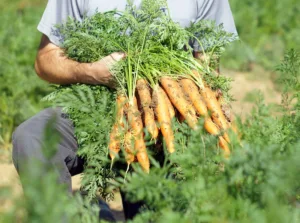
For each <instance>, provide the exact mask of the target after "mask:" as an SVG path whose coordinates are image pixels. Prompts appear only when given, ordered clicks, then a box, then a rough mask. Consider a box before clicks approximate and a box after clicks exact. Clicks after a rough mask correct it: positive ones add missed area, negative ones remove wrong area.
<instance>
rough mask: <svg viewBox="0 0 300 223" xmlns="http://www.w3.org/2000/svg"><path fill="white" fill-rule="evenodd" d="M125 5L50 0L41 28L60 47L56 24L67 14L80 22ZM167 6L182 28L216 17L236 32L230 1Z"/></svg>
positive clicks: (119, 0) (172, 1) (185, 0)
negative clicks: (84, 17) (85, 18)
mask: <svg viewBox="0 0 300 223" xmlns="http://www.w3.org/2000/svg"><path fill="white" fill-rule="evenodd" d="M126 4H127V1H126V0H48V4H47V7H46V9H45V11H44V14H43V16H42V19H41V21H40V23H39V25H38V30H39V31H40V32H41V33H43V34H45V35H46V36H48V38H49V39H50V41H51V42H52V43H54V44H55V45H58V46H59V45H60V44H61V43H60V39H59V38H58V36H57V35H55V27H54V26H55V25H56V24H61V23H63V22H64V21H66V19H67V18H68V17H73V18H75V19H76V20H78V21H81V20H82V19H83V16H84V15H87V16H91V15H93V14H94V13H95V12H96V11H98V12H106V11H110V10H114V9H117V10H124V9H125V7H126ZM134 4H135V5H136V6H137V7H139V5H140V4H141V0H134ZM168 7H169V9H170V14H171V18H172V19H173V21H175V22H178V23H179V24H180V25H181V26H183V27H186V26H188V25H190V23H191V22H195V21H198V20H213V21H215V22H216V24H217V25H219V24H223V26H224V29H225V31H227V32H230V33H234V34H237V31H236V27H235V24H234V19H233V16H232V13H231V9H230V6H229V2H228V0H168Z"/></svg>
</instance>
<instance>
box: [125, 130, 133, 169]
mask: <svg viewBox="0 0 300 223" xmlns="http://www.w3.org/2000/svg"><path fill="white" fill-rule="evenodd" d="M133 139H134V138H133V136H132V133H131V132H130V131H128V132H126V134H125V137H124V150H125V158H126V161H127V164H128V165H130V164H131V163H132V162H133V161H134V154H133V152H134V144H133V143H134V142H133Z"/></svg>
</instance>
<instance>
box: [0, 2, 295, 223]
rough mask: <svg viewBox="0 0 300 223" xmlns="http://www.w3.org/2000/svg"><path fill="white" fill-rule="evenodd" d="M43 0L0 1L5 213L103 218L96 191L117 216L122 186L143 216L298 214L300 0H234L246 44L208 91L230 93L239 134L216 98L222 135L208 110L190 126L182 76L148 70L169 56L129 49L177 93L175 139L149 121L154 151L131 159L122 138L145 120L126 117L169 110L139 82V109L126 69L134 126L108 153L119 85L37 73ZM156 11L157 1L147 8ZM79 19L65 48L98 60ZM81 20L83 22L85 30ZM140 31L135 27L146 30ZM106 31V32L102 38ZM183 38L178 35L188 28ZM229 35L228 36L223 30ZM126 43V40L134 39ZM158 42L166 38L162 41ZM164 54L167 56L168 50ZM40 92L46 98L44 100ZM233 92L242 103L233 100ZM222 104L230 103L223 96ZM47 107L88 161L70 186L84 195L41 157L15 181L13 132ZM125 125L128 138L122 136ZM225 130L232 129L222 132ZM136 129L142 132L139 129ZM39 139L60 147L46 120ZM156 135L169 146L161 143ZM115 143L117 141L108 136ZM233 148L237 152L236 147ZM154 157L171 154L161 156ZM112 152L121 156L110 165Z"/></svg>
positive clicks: (198, 218) (285, 217)
mask: <svg viewBox="0 0 300 223" xmlns="http://www.w3.org/2000/svg"><path fill="white" fill-rule="evenodd" d="M150 1H151V0H150ZM46 2H47V1H45V0H31V1H27V0H13V1H6V0H4V1H1V3H0V10H1V14H0V19H1V23H0V49H1V53H0V64H1V65H0V222H55V221H62V219H63V222H69V221H75V222H98V212H99V207H98V206H97V205H96V200H97V199H98V198H99V196H102V197H103V198H105V199H107V200H108V201H109V204H110V205H111V207H112V208H113V209H114V213H115V214H116V216H115V217H116V218H117V219H119V220H120V221H124V216H123V212H122V204H121V202H120V197H119V193H118V192H117V191H119V190H122V191H123V192H124V193H125V194H126V196H127V199H128V200H129V201H131V202H138V201H142V202H143V203H144V205H143V206H142V211H141V213H140V214H138V215H137V216H136V217H135V218H134V219H133V220H132V222H299V221H300V211H299V210H300V209H299V207H300V177H299V176H300V175H299V170H300V149H299V148H300V137H299V132H300V48H299V46H300V38H299V36H300V30H299V27H300V17H299V15H300V5H299V4H297V0H286V1H279V0H276V1H272V2H267V1H260V0H255V1H248V0H247V1H246V0H245V1H239V0H230V4H231V8H232V11H233V14H234V18H235V22H236V26H237V29H238V32H239V37H240V41H236V42H234V43H233V44H230V46H226V51H225V53H224V54H223V55H222V57H221V74H222V76H224V78H219V79H213V78H209V77H208V79H205V81H207V82H208V83H209V86H210V87H211V88H212V89H213V90H215V89H222V91H223V95H222V96H221V98H223V99H224V101H226V102H228V101H230V102H229V104H230V105H231V109H230V110H231V113H232V114H234V116H235V124H236V126H237V129H238V133H237V134H236V133H234V131H231V130H228V132H227V130H226V128H225V127H224V126H222V121H220V122H221V124H220V125H218V124H217V123H218V117H219V115H216V116H218V117H217V118H216V117H214V113H216V111H215V110H210V107H209V106H207V107H208V110H209V112H208V113H207V115H204V116H205V117H206V118H207V117H210V116H211V119H212V120H213V122H214V123H216V126H217V129H219V132H218V133H216V134H208V133H211V131H212V130H209V128H208V127H207V125H206V123H207V119H206V118H205V119H203V120H201V118H200V116H201V115H202V114H201V112H200V114H199V116H198V117H197V118H199V120H200V121H199V123H198V126H200V128H195V126H194V125H193V123H194V122H193V117H191V116H185V114H188V113H189V114H190V113H191V110H189V111H186V112H184V111H181V108H180V106H176V100H175V98H176V97H175V98H174V99H172V91H171V89H170V88H169V86H170V84H175V85H176V84H177V83H173V82H172V83H171V82H166V83H167V84H165V85H164V84H163V78H164V77H162V76H159V75H158V74H157V72H156V69H152V67H151V62H152V61H153V64H154V65H155V68H159V70H160V71H162V70H163V69H165V66H164V64H162V65H161V63H159V60H158V62H157V61H156V60H154V59H152V58H151V57H150V56H148V57H147V58H146V57H145V58H142V57H141V59H140V58H139V59H136V58H135V54H134V53H133V54H130V53H129V52H130V51H129V50H128V51H127V52H128V53H127V58H131V61H130V63H132V64H134V63H135V61H137V62H136V64H138V65H139V61H140V60H141V61H147V60H148V59H149V58H150V59H149V62H147V64H148V65H149V64H150V66H148V67H146V68H147V69H145V68H143V67H142V66H141V68H140V69H141V70H142V71H141V73H142V72H145V73H147V72H148V73H151V74H153V75H152V76H151V77H150V76H147V75H145V76H143V77H144V80H147V81H148V82H149V83H150V86H151V88H152V89H153V90H151V91H153V92H155V89H156V86H159V85H160V86H161V88H162V89H164V90H165V91H166V93H167V94H168V97H169V98H171V101H172V104H173V105H174V108H175V111H176V112H177V115H176V116H175V117H176V118H173V121H172V124H171V123H170V124H168V125H170V126H172V128H171V129H172V130H173V132H174V141H172V142H171V141H170V138H169V134H170V130H168V131H169V132H168V133H166V132H165V131H163V130H159V132H160V131H161V133H157V136H155V135H156V134H155V133H154V130H153V129H151V128H150V127H149V129H148V126H145V129H147V131H146V130H145V131H146V136H145V137H144V136H143V137H144V141H145V145H146V146H147V149H149V151H150V150H151V152H149V151H148V154H149V159H148V158H147V160H145V159H144V158H140V157H139V155H136V154H133V155H132V157H131V156H130V154H131V152H130V151H132V148H131V149H130V148H129V147H130V146H129V147H128V148H127V147H126V145H128V144H129V145H130V144H132V140H136V141H137V140H140V135H139V134H137V132H139V131H142V130H138V129H136V125H135V124H134V122H135V123H138V122H139V120H137V119H136V116H135V115H130V114H131V113H132V114H136V113H138V112H141V111H142V110H143V111H142V112H144V113H145V114H146V108H147V109H150V108H151V109H152V107H153V110H154V112H155V113H154V114H155V115H156V116H157V120H156V121H157V123H159V124H158V126H159V127H160V128H161V129H162V128H163V127H162V126H163V125H165V123H166V118H164V119H163V121H160V118H159V117H158V116H159V115H158V113H159V112H160V110H159V108H158V107H159V106H158V104H159V105H160V103H159V101H158V99H157V98H159V94H158V93H156V94H157V96H155V98H156V103H155V105H153V104H152V105H151V106H150V104H147V103H146V105H144V104H143V103H144V101H143V100H144V99H143V100H142V96H141V94H142V93H141V90H140V89H144V88H143V87H140V88H137V91H136V95H139V97H138V102H139V104H140V107H138V108H137V109H136V110H133V109H132V108H131V107H130V106H131V104H134V99H133V98H134V95H135V91H134V85H129V84H128V83H129V82H130V81H132V80H131V79H130V75H129V74H130V69H128V70H127V69H125V71H126V72H125V73H126V79H125V80H124V79H121V78H120V79H119V82H120V83H121V86H123V88H122V90H123V93H124V92H125V93H124V94H125V95H126V94H127V95H126V96H127V97H128V98H129V102H127V103H128V105H126V106H127V107H129V108H127V107H126V106H124V108H123V107H122V106H121V107H122V109H123V110H124V111H123V110H122V109H121V110H122V111H123V112H122V114H123V115H124V117H127V118H125V119H126V120H125V121H124V120H122V124H121V125H120V126H122V128H124V129H125V130H124V131H126V132H127V133H124V142H123V141H122V143H121V144H122V145H123V144H124V149H121V151H120V153H119V151H117V153H119V155H118V154H117V155H116V154H115V153H112V152H111V151H112V149H111V151H110V157H109V155H108V153H109V152H108V150H107V147H108V144H109V142H110V143H111V141H112V138H111V139H110V140H109V135H110V132H111V131H113V130H111V129H112V126H113V125H114V126H116V125H117V124H118V125H119V124H120V123H118V121H116V122H114V115H115V107H114V106H115V104H114V102H115V97H116V96H115V93H111V92H110V91H109V90H107V88H104V87H97V86H94V87H89V86H86V85H82V86H81V85H79V86H70V87H64V88H54V87H53V86H50V85H49V84H47V83H46V82H44V81H42V80H40V79H39V78H38V76H37V75H36V74H35V71H34V61H35V57H36V52H37V47H38V45H39V41H40V37H41V34H40V33H39V32H38V31H37V30H36V27H37V24H38V22H39V19H40V17H41V15H42V13H43V10H44V7H45V5H46ZM150 9H151V7H149V11H150ZM98 19H99V18H98ZM101 19H102V18H101ZM109 19H110V18H109ZM109 19H107V20H105V21H106V22H110V23H111V24H113V25H111V24H108V25H107V26H109V25H111V27H113V26H114V27H116V26H117V25H118V24H117V23H113V22H115V21H113V20H112V19H110V20H109ZM97 21H98V20H91V21H89V23H90V24H94V25H95V24H96V25H97ZM103 21H104V20H103ZM93 22H94V23H93ZM121 22H122V21H121ZM120 24H121V23H120ZM105 25H106V24H104V25H103V27H105ZM129 25H130V24H129ZM168 25H169V26H170V24H168ZM70 27H71V28H70ZM74 27H75V25H69V26H68V27H65V30H63V28H62V30H63V31H67V33H68V35H65V38H66V39H67V40H69V41H68V42H67V44H66V45H64V47H65V49H66V51H67V52H68V53H67V54H68V56H69V57H71V58H74V59H76V60H78V61H89V62H90V61H93V60H95V58H96V59H97V54H95V55H94V54H93V51H88V50H87V48H85V47H87V46H88V47H89V48H88V49H90V48H91V47H98V45H97V43H98V42H97V41H95V40H94V39H92V38H90V39H88V38H86V36H80V35H78V36H76V32H77V30H75V29H74ZM84 28H85V27H79V28H78V29H80V30H81V31H82V30H84ZM108 28H110V27H108ZM121 28H122V27H121ZM121 28H120V29H121ZM172 28H173V29H174V30H175V29H176V27H172ZM103 29H105V28H103ZM137 30H138V32H139V33H141V32H142V31H143V30H142V29H141V30H142V31H140V30H139V29H138V28H137ZM207 30H209V29H206V31H207ZM110 31H111V30H110ZM124 33H125V32H124ZM91 35H92V34H91ZM97 35H99V33H97ZM116 35H117V34H116ZM134 35H135V34H133V38H132V41H133V42H134V43H135V44H136V45H138V41H139V40H140V39H141V38H139V37H136V36H134ZM165 35H166V36H167V35H168V34H165ZM74 36H75V37H76V38H74ZM101 37H102V38H106V36H105V35H103V36H101ZM159 37H160V38H163V37H162V36H159ZM68 38H69V39H68ZM72 38H73V39H72ZM85 38H86V39H85ZM120 38H121V37H120ZM134 38H136V39H134ZM177 38H178V39H179V40H180V38H184V35H182V37H181V36H177ZM211 38H214V36H212V37H211ZM223 38H224V39H225V37H224V36H223ZM224 39H223V40H224ZM179 40H178V41H177V42H176V41H175V43H165V42H167V41H165V42H164V44H170V46H171V48H173V46H174V52H175V50H176V49H175V48H176V47H178V48H180V41H179ZM157 41H161V40H160V39H157ZM106 42H108V40H107V41H106ZM70 43H71V44H70ZM125 43H126V44H127V45H129V44H130V41H129V42H125ZM73 45H76V46H77V48H78V49H79V51H80V50H82V51H81V52H85V53H81V54H76V53H78V51H72V50H70V49H72V46H73ZM108 46H109V47H111V48H109V47H106V48H105V49H101V48H100V47H99V48H97V49H98V50H102V51H101V52H102V53H103V54H108V53H109V52H110V50H115V48H114V47H113V46H112V44H108ZM128 49H129V47H128ZM153 49H156V50H157V49H159V46H158V45H155V48H153ZM74 52H75V53H74ZM86 52H87V53H86ZM112 52H114V51H112ZM149 52H150V51H149ZM151 52H152V51H151ZM170 52H171V51H170ZM172 52H173V51H172ZM72 53H73V54H72ZM97 53H98V52H97ZM156 53H157V52H156ZM159 53H160V54H156V55H158V56H160V55H163V53H164V52H163V50H162V51H160V52H159ZM168 53H169V52H168ZM217 53H218V52H217ZM148 55H151V54H148ZM158 56H156V57H158ZM177 56H178V58H179V57H180V58H182V59H185V65H186V66H191V67H192V66H194V65H193V62H192V61H190V60H188V59H187V58H188V57H185V56H186V55H185V54H184V55H183V54H180V55H177V54H176V52H175V53H174V54H173V59H174V58H177ZM162 58H163V59H164V60H165V61H164V62H165V63H168V58H167V57H162ZM125 62H126V64H125ZM125 62H124V64H123V65H122V66H123V67H125V68H126V67H127V68H128V67H130V68H131V64H129V65H128V60H126V61H125ZM174 63H175V62H174ZM174 63H172V65H174ZM136 64H134V66H137V65H136ZM170 64H171V63H170ZM180 66H181V64H180V63H178V64H176V66H175V65H174V67H176V68H174V69H173V68H172V69H173V70H172V69H171V68H169V67H170V66H169V67H168V69H170V70H171V71H172V72H173V73H174V71H182V70H180V69H183V68H181V67H180ZM198 68H199V67H198ZM198 68H197V69H198ZM118 69H119V70H122V68H118ZM135 69H136V68H135ZM151 69H152V70H151ZM184 69H185V68H184ZM184 69H183V70H184ZM199 69H202V67H200V68H199ZM145 70H147V71H145ZM184 71H188V70H184ZM205 71H207V70H205ZM128 72H129V73H128ZM154 73H155V75H156V76H155V75H154ZM184 77H186V76H184ZM225 77H226V78H225ZM118 78H119V77H118ZM182 78H183V77H182V76H181V77H180V78H179V79H180V81H181V82H180V81H178V83H179V82H180V86H181V87H182V88H183V84H184V82H182ZM193 78H194V79H195V80H196V81H195V83H196V84H198V85H197V87H199V88H200V89H201V91H200V92H202V91H203V89H204V87H203V88H202V85H201V81H199V80H200V79H199V78H198V77H197V76H193ZM229 78H231V79H232V82H230V88H231V89H230V91H228V90H229V89H228V88H229V86H228V85H227V83H228V82H227V80H229ZM179 79H178V80H179ZM158 80H159V81H158ZM165 81H169V80H167V79H165ZM175 82H176V81H175ZM124 83H127V85H125V84H124ZM133 83H134V82H133ZM122 84H123V85H122ZM175 85H174V86H175ZM172 88H173V89H175V88H176V87H172ZM227 91H228V92H227ZM53 92H54V93H53ZM187 92H188V91H187ZM50 93H52V94H50ZM227 93H228V94H227ZM49 94H50V96H49ZM229 94H230V95H231V96H229ZM153 95H154V93H153ZM176 95H177V96H178V93H176ZM186 95H187V94H186ZM186 95H185V97H187V96H186ZM45 96H47V100H42V98H44V97H45ZM119 96H120V95H119ZM202 96H203V95H202ZM153 97H154V96H153ZM189 97H191V96H190V95H189ZM231 97H233V98H234V99H235V100H231ZM180 103H183V102H182V101H181V102H180ZM216 103H223V102H222V100H219V102H216ZM163 104H164V103H163ZM206 104H207V103H206ZM51 105H59V106H61V105H63V106H65V108H66V109H68V111H69V115H70V117H71V119H72V120H73V122H74V123H75V126H76V129H75V134H76V137H77V139H78V143H79V146H80V155H81V156H83V157H84V158H85V159H86V160H88V161H89V164H88V165H87V166H86V170H85V173H84V174H83V176H84V177H83V179H82V182H80V181H81V180H79V181H78V179H79V178H78V177H77V178H76V179H74V178H73V183H74V180H75V181H77V182H75V183H74V184H73V189H74V190H78V189H79V187H80V186H81V187H82V188H81V192H82V193H84V194H86V196H83V195H79V194H77V193H76V194H75V195H74V197H73V198H72V199H70V197H69V196H68V195H67V194H66V193H65V188H64V186H63V185H58V184H57V175H56V172H53V171H52V170H51V168H48V166H43V165H41V164H39V163H36V164H34V165H33V164H32V165H29V166H28V171H27V172H26V174H24V177H23V178H22V184H23V186H24V187H23V188H21V186H20V181H19V179H18V176H17V174H16V172H15V170H14V167H13V164H12V160H11V149H12V144H11V140H12V139H11V137H12V133H13V131H14V130H15V128H16V127H17V126H18V125H19V124H20V123H22V122H23V121H24V120H26V119H28V118H30V117H31V116H33V115H34V114H36V113H38V112H39V111H40V110H42V109H43V108H46V107H49V106H51ZM212 107H214V106H212ZM118 108H119V109H116V111H117V112H116V113H120V112H119V111H120V107H118ZM168 113H169V112H168ZM210 113H212V115H211V114H210ZM103 116H105V117H106V119H103V118H102V117H103ZM132 119H133V120H134V122H132V121H131V120H132ZM177 119H178V121H177ZM116 120H118V119H116ZM119 120H121V119H119ZM183 120H186V121H183ZM124 123H125V124H124ZM120 126H118V128H120ZM124 126H125V127H124ZM202 126H204V127H202ZM165 128H166V129H167V128H168V127H165ZM128 129H134V131H133V130H130V131H129V130H128ZM156 131H157V130H156ZM207 132H208V133H207ZM224 132H225V133H224ZM128 133H130V134H132V136H130V139H129V143H128V144H126V142H125V141H126V135H127V134H128ZM227 133H228V136H227V135H225V134H227ZM141 134H144V133H143V131H142V133H141ZM172 134H173V133H172ZM111 135H112V134H111ZM216 135H217V137H216ZM44 137H45V142H44V144H45V145H44V147H43V148H44V149H46V150H47V151H48V152H45V154H47V156H49V157H50V156H52V155H53V154H55V150H53V149H51V148H56V145H57V143H58V137H59V136H58V135H57V134H56V133H55V131H53V125H51V123H49V125H48V127H47V130H46V131H45V133H44ZM111 137H112V136H111ZM160 137H161V138H160ZM227 137H228V140H226V141H227V142H226V144H227V143H228V150H226V149H224V147H223V146H222V145H221V144H220V140H221V138H222V139H227ZM229 138H230V140H229ZM153 139H155V140H153ZM130 141H131V142H130ZM229 141H230V143H229ZM162 142H163V143H162ZM143 143H144V142H143ZM159 143H161V145H163V146H162V147H160V146H155V145H158V144H159ZM173 144H174V145H173ZM218 144H219V145H220V147H219V146H218ZM109 146H110V147H109V148H111V144H110V145H109ZM153 148H154V149H153ZM157 148H158V149H157ZM162 148H163V149H162ZM174 148H176V151H175V152H174ZM226 148H227V147H226ZM119 150H120V149H119ZM123 150H124V151H123ZM122 151H123V152H124V153H122ZM128 151H129V152H128ZM137 151H138V149H137ZM223 151H225V156H224V152H223ZM226 151H230V152H231V154H230V156H229V155H228V154H227V153H226ZM170 153H172V154H171V155H170ZM137 154H139V153H137ZM135 156H136V157H135ZM158 157H164V158H163V160H162V159H161V158H158ZM111 158H112V159H115V160H116V162H115V164H114V165H112V167H113V168H111V164H112V161H111ZM135 159H136V160H137V161H138V162H135V161H134V160H135ZM126 162H127V164H128V167H130V170H129V172H127V171H126V168H127V164H126ZM139 163H140V164H141V166H140V165H139ZM147 163H148V164H147ZM150 165H151V168H150V169H149V167H150ZM145 172H149V173H148V174H146V173H145ZM41 174H43V177H42V180H41ZM75 184H76V185H75ZM58 195H59V196H58Z"/></svg>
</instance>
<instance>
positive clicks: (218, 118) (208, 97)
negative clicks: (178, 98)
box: [193, 70, 229, 130]
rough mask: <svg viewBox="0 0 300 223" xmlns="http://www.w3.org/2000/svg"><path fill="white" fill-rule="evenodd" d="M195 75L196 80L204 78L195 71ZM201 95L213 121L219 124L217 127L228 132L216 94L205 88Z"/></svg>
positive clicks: (201, 90)
mask: <svg viewBox="0 0 300 223" xmlns="http://www.w3.org/2000/svg"><path fill="white" fill-rule="evenodd" d="M193 74H194V76H195V77H196V78H199V79H201V78H202V77H201V75H200V74H199V72H197V71H195V70H194V71H193ZM202 83H203V80H202ZM200 94H201V95H202V97H203V100H204V102H205V104H206V106H207V108H208V110H209V111H210V112H211V116H212V120H213V121H214V122H215V123H216V124H217V126H219V128H220V129H221V130H226V129H227V128H228V127H229V124H228V122H227V120H226V118H225V115H224V113H223V111H222V108H221V105H220V103H219V102H218V100H217V98H216V94H215V93H214V92H213V91H212V90H211V89H210V88H209V87H207V86H203V87H202V88H201V89H200Z"/></svg>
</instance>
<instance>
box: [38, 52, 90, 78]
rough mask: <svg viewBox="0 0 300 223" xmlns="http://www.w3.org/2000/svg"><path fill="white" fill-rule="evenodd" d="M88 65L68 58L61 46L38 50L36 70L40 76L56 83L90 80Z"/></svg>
mask: <svg viewBox="0 0 300 223" xmlns="http://www.w3.org/2000/svg"><path fill="white" fill-rule="evenodd" d="M87 68H88V65H87V64H83V63H78V62H76V61H73V60H70V59H68V58H67V57H66V56H64V55H63V51H62V50H61V49H59V48H54V49H53V48H47V49H43V50H42V51H39V52H38V55H37V58H36V61H35V70H36V72H37V74H38V75H39V77H40V78H42V79H44V80H46V81H48V82H50V83H54V84H74V83H84V82H88V81H89V79H90V77H89V75H88V69H87Z"/></svg>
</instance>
